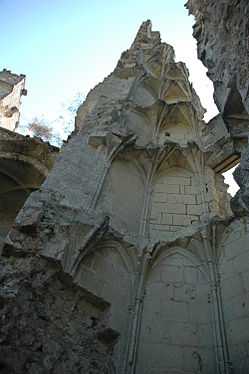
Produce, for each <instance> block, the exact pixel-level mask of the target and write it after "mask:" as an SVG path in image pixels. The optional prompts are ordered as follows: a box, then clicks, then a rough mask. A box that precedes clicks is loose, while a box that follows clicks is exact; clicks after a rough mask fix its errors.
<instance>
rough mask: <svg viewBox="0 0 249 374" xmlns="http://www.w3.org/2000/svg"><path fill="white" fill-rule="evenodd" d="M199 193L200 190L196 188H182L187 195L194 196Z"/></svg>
mask: <svg viewBox="0 0 249 374" xmlns="http://www.w3.org/2000/svg"><path fill="white" fill-rule="evenodd" d="M199 192H200V188H198V187H197V186H184V193H185V194H187V195H195V194H198V193H199Z"/></svg>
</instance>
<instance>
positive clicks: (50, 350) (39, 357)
mask: <svg viewBox="0 0 249 374" xmlns="http://www.w3.org/2000/svg"><path fill="white" fill-rule="evenodd" d="M0 268H1V292H0V311H1V320H0V329H1V344H0V371H1V373H3V374H21V373H28V374H45V373H51V372H53V373H58V374H59V373H82V374H83V373H84V374H85V373H89V374H110V373H112V372H113V371H112V361H111V353H112V349H113V344H114V343H115V340H116V338H117V335H116V334H115V333H114V332H112V331H111V330H110V329H109V330H108V328H107V326H106V318H107V317H108V309H109V306H108V304H107V303H103V302H102V301H101V299H99V300H97V299H96V300H89V299H88V297H87V295H85V294H84V293H83V291H82V290H81V289H80V288H79V287H78V288H77V287H75V286H73V285H72V283H71V280H70V279H69V278H67V277H65V275H63V274H62V273H61V271H60V269H59V268H58V267H56V266H55V265H54V264H51V263H49V262H47V261H46V260H42V259H39V261H38V259H36V258H19V259H18V258H14V257H12V258H10V259H9V260H8V261H6V259H5V260H4V259H1V261H0Z"/></svg>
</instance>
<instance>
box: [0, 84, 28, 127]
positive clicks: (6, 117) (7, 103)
mask: <svg viewBox="0 0 249 374" xmlns="http://www.w3.org/2000/svg"><path fill="white" fill-rule="evenodd" d="M0 85H1V82H0ZM23 88H24V80H22V81H21V82H19V83H18V84H16V85H15V86H14V87H13V90H12V91H11V92H10V93H9V94H8V95H7V96H6V97H4V98H3V99H2V100H1V101H0V126H1V127H4V128H6V129H8V130H12V131H13V130H15V128H16V126H17V124H18V122H19V117H20V105H21V95H22V89H23ZM13 108H15V109H14V110H13V113H11V110H12V109H13Z"/></svg>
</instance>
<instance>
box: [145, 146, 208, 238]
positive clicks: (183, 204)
mask: <svg viewBox="0 0 249 374" xmlns="http://www.w3.org/2000/svg"><path fill="white" fill-rule="evenodd" d="M202 210H203V207H202V205H201V196H200V182H199V180H198V176H196V175H194V173H193V172H192V171H191V169H190V167H189V166H188V164H187V162H186V159H185V157H184V156H183V155H182V154H181V152H179V151H177V152H175V154H174V155H173V157H170V159H169V160H167V161H166V162H165V163H163V164H162V165H161V166H160V169H159V170H158V171H157V173H156V174H155V176H154V179H153V187H152V198H151V213H150V220H149V222H150V236H151V238H152V239H155V240H158V239H160V240H167V239H168V238H169V237H170V236H171V235H172V233H174V232H176V231H178V230H180V229H182V228H184V227H188V226H189V225H191V224H193V223H196V222H199V220H200V215H201V214H202Z"/></svg>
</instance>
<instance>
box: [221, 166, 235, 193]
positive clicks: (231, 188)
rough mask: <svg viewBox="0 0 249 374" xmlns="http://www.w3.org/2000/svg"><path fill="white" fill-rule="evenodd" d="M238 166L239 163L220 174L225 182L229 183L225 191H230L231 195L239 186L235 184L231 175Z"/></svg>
mask: <svg viewBox="0 0 249 374" xmlns="http://www.w3.org/2000/svg"><path fill="white" fill-rule="evenodd" d="M238 166H239V164H238V165H236V166H234V167H233V168H231V169H229V170H228V171H226V172H225V173H223V174H222V175H223V177H224V178H225V183H226V184H228V185H229V188H228V190H227V192H228V193H230V195H231V196H234V195H235V194H236V192H237V191H238V190H239V186H238V185H237V183H236V182H235V179H234V177H233V172H234V170H235V169H236V168H237V167H238Z"/></svg>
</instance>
